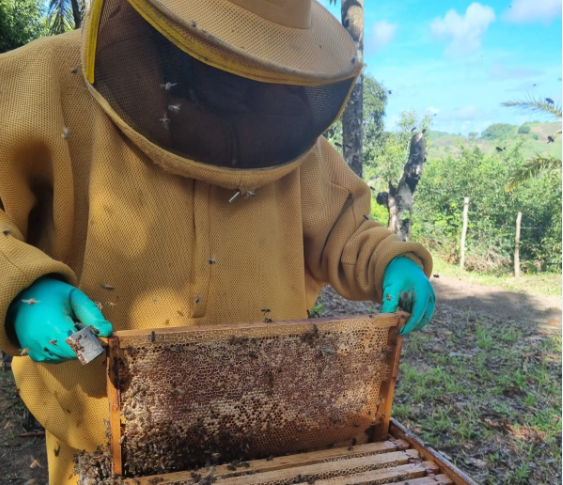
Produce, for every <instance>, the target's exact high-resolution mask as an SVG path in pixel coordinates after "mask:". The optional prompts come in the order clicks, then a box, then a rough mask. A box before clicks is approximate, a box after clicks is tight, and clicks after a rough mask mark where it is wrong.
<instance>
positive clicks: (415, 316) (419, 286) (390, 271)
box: [381, 256, 436, 335]
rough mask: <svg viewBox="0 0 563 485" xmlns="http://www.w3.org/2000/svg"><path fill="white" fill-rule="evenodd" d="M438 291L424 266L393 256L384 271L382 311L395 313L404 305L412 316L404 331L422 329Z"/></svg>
mask: <svg viewBox="0 0 563 485" xmlns="http://www.w3.org/2000/svg"><path fill="white" fill-rule="evenodd" d="M435 305H436V295H435V294H434V289H433V288H432V285H431V284H430V281H428V278H427V277H426V275H425V274H424V273H423V271H422V269H421V268H420V266H418V265H417V264H415V263H414V262H413V261H411V260H410V259H408V258H405V257H404V256H400V257H398V258H395V259H393V260H392V261H391V262H390V263H389V264H388V265H387V268H385V273H384V275H383V305H382V306H381V313H392V312H395V311H397V307H399V306H400V307H401V308H402V309H403V310H405V311H406V312H409V313H410V314H411V316H410V317H409V319H408V320H407V324H406V325H405V326H404V327H403V328H402V329H401V331H400V333H401V335H406V334H407V333H410V332H412V331H414V330H420V329H421V328H422V327H424V325H426V324H427V323H428V322H430V320H431V318H432V315H433V314H434V307H435Z"/></svg>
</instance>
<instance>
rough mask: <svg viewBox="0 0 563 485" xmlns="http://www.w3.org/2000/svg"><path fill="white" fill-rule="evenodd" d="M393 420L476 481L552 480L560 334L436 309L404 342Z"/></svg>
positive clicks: (557, 479) (557, 439)
mask: <svg viewBox="0 0 563 485" xmlns="http://www.w3.org/2000/svg"><path fill="white" fill-rule="evenodd" d="M393 416H394V417H395V418H397V419H398V420H399V421H400V422H402V423H404V424H406V425H407V426H409V427H410V428H411V429H412V430H413V431H414V432H415V433H417V434H418V435H419V436H420V437H421V438H422V439H423V440H424V441H426V442H427V443H429V444H430V445H432V446H433V447H435V448H436V449H438V450H441V451H444V452H446V453H447V454H449V455H450V456H451V457H452V459H453V461H454V462H455V463H456V464H457V465H458V466H460V467H461V468H462V469H464V470H465V471H467V472H468V473H469V474H470V475H471V476H473V477H474V478H475V480H476V481H477V482H478V483H482V484H484V485H489V484H490V485H493V484H494V485H496V484H499V485H500V484H503V485H520V484H527V483H537V484H555V483H561V474H560V473H561V335H560V334H559V335H557V336H547V335H541V334H539V333H538V330H537V328H536V326H535V324H534V322H529V321H524V322H513V321H512V322H507V321H505V320H501V319H499V318H497V317H493V316H491V317H490V318H489V317H487V318H485V317H475V316H474V315H471V314H470V312H467V311H463V310H457V309H456V308H454V307H448V308H447V309H444V308H442V309H441V310H440V309H438V312H437V314H436V316H435V319H434V322H433V323H432V324H431V325H428V327H425V328H424V329H423V330H422V331H420V332H416V333H414V334H411V335H409V337H408V338H406V339H405V343H404V347H403V355H402V361H401V365H400V372H399V381H398V386H397V391H396V396H395V402H394V406H393Z"/></svg>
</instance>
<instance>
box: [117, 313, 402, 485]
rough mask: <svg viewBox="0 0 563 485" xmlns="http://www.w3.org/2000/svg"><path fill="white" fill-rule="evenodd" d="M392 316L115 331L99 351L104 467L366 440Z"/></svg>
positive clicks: (203, 462) (132, 467) (125, 468)
mask: <svg viewBox="0 0 563 485" xmlns="http://www.w3.org/2000/svg"><path fill="white" fill-rule="evenodd" d="M399 320H400V319H399V317H398V316H397V315H394V314H391V315H378V316H375V317H372V316H365V317H343V318H340V319H338V320H329V319H313V320H304V321H292V322H275V323H256V324H241V325H236V326H233V325H229V326H226V325H218V326H208V327H185V328H172V329H171V328H166V329H159V330H154V331H125V332H116V334H115V336H114V337H112V338H110V339H109V351H108V356H109V358H108V397H109V401H110V410H111V413H110V414H111V419H110V428H111V451H112V460H113V471H114V473H115V474H117V475H121V474H123V475H126V476H151V475H154V474H162V473H169V472H173V471H183V470H189V469H194V468H197V467H201V466H211V465H217V464H222V463H232V462H241V460H243V461H244V460H250V459H259V458H265V457H269V456H280V455H284V454H288V453H298V452H304V451H312V450H318V449H322V448H327V447H330V446H331V445H335V444H337V443H340V444H342V443H350V442H354V443H355V442H356V441H357V440H358V437H360V439H361V437H362V436H363V437H364V439H363V441H364V442H365V441H367V440H368V436H367V435H366V434H365V433H366V431H367V432H369V430H370V427H371V425H372V424H373V423H374V418H375V416H376V413H377V412H378V409H379V408H380V405H381V403H382V398H381V397H380V389H381V386H382V383H384V381H385V380H386V379H387V377H388V375H389V371H390V359H389V355H390V349H389V345H388V339H389V332H390V329H391V328H393V327H395V328H396V327H397V324H398V322H399ZM379 412H380V413H381V410H379Z"/></svg>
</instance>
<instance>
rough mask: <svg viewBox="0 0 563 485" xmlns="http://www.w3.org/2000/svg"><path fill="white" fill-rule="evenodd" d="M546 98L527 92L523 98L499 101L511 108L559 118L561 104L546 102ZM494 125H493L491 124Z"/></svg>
mask: <svg viewBox="0 0 563 485" xmlns="http://www.w3.org/2000/svg"><path fill="white" fill-rule="evenodd" d="M546 99H547V98H540V97H535V96H533V95H531V94H529V95H528V96H527V97H526V98H524V99H518V100H515V101H505V102H504V103H501V105H502V106H508V107H511V108H518V109H520V110H522V111H527V112H529V113H543V114H545V113H549V114H551V115H553V116H554V117H556V118H559V119H561V105H560V104H559V105H557V104H554V103H548V102H547V101H546ZM492 126H494V125H492Z"/></svg>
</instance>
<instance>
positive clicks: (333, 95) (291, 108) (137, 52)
mask: <svg viewBox="0 0 563 485" xmlns="http://www.w3.org/2000/svg"><path fill="white" fill-rule="evenodd" d="M224 1H225V2H226V0H224ZM151 5H152V4H149V3H145V4H143V5H141V4H139V5H137V4H136V3H135V1H132V2H131V3H128V2H127V1H125V0H99V3H98V4H97V5H94V7H93V10H94V14H93V17H94V19H93V20H92V21H91V24H90V26H89V27H87V37H89V38H90V39H95V41H94V42H92V41H91V42H90V45H89V46H88V52H89V55H88V57H87V59H86V64H87V67H86V75H87V77H88V78H89V80H90V81H91V83H92V85H93V88H94V89H95V90H96V91H97V92H98V93H99V94H100V95H101V96H102V97H103V98H104V100H105V101H106V102H107V103H108V104H109V106H110V107H111V108H112V110H113V111H114V112H115V113H116V114H117V115H118V116H119V117H120V118H121V119H122V120H123V121H124V122H125V123H127V125H129V127H131V128H132V129H133V130H135V131H136V132H137V133H139V134H140V135H142V136H143V137H145V138H146V139H148V140H149V141H151V142H152V143H153V144H155V145H157V146H158V147H160V148H162V149H164V150H166V151H168V152H171V153H174V154H176V155H179V156H181V157H183V158H186V159H189V160H193V161H196V162H201V163H205V164H208V165H214V166H218V167H224V168H234V169H260V168H262V169H263V168H270V167H275V166H279V165H283V164H286V163H288V162H291V161H293V160H295V159H296V158H298V157H299V156H300V155H302V154H303V153H305V152H307V151H308V150H309V149H310V148H311V147H312V146H313V144H314V143H315V141H316V139H317V138H318V137H319V136H320V135H321V134H322V133H323V131H325V130H326V129H327V128H328V127H329V126H330V125H331V124H332V123H333V122H334V120H335V119H336V118H337V117H338V115H339V113H340V111H341V109H342V108H343V106H344V104H345V102H346V100H347V98H348V94H349V92H350V91H351V88H352V87H353V85H354V82H355V79H356V77H357V75H358V73H359V70H360V69H361V65H359V64H358V63H357V61H356V60H355V57H352V59H351V60H349V61H348V64H349V65H346V68H347V72H346V71H345V72H344V73H342V72H336V73H330V72H329V73H328V74H327V73H326V72H324V73H323V72H321V73H318V72H317V73H302V72H300V71H299V69H298V68H299V67H300V66H299V65H296V66H291V65H290V67H289V68H288V67H287V66H281V65H276V64H275V62H274V60H270V61H267V60H264V59H262V60H260V59H259V58H258V56H256V55H247V56H246V57H245V54H240V52H238V51H240V48H238V47H234V48H233V49H232V51H231V52H229V51H228V48H227V47H226V41H221V40H220V39H218V38H217V37H215V36H214V35H212V34H210V33H209V32H208V31H206V30H204V29H201V28H200V27H199V26H198V23H197V21H192V22H191V23H189V22H188V23H183V22H182V23H177V22H175V20H174V19H173V15H170V17H167V16H164V15H163V14H162V13H161V12H160V11H158V10H157V9H156V8H155V7H154V6H151ZM231 6H232V8H234V9H235V10H236V9H238V11H243V12H244V10H243V9H242V8H240V7H238V6H237V5H234V4H232V5H231ZM161 7H162V5H161ZM198 8H199V7H198ZM211 8H212V7H208V9H211ZM247 15H253V14H250V13H247ZM256 17H257V16H256ZM257 18H258V17H257ZM234 20H236V19H233V21H234ZM262 22H264V21H263V20H262ZM211 27H212V26H211ZM280 28H283V29H286V30H287V31H288V32H298V34H299V35H301V31H300V30H298V29H291V28H288V27H280ZM88 31H89V33H88ZM288 41H290V39H288ZM320 47H321V49H320V50H322V46H320ZM282 50H283V49H282ZM350 52H353V50H352V51H350ZM349 54H350V53H349V52H347V53H346V55H348V56H349ZM264 55H265V54H264ZM257 59H258V60H257ZM297 62H301V61H299V60H298V61H297ZM289 64H291V62H290V63H289ZM325 64H326V67H322V66H321V69H326V70H329V69H330V68H331V66H330V65H329V63H328V62H325ZM276 80H280V81H281V82H275V81H276Z"/></svg>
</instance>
